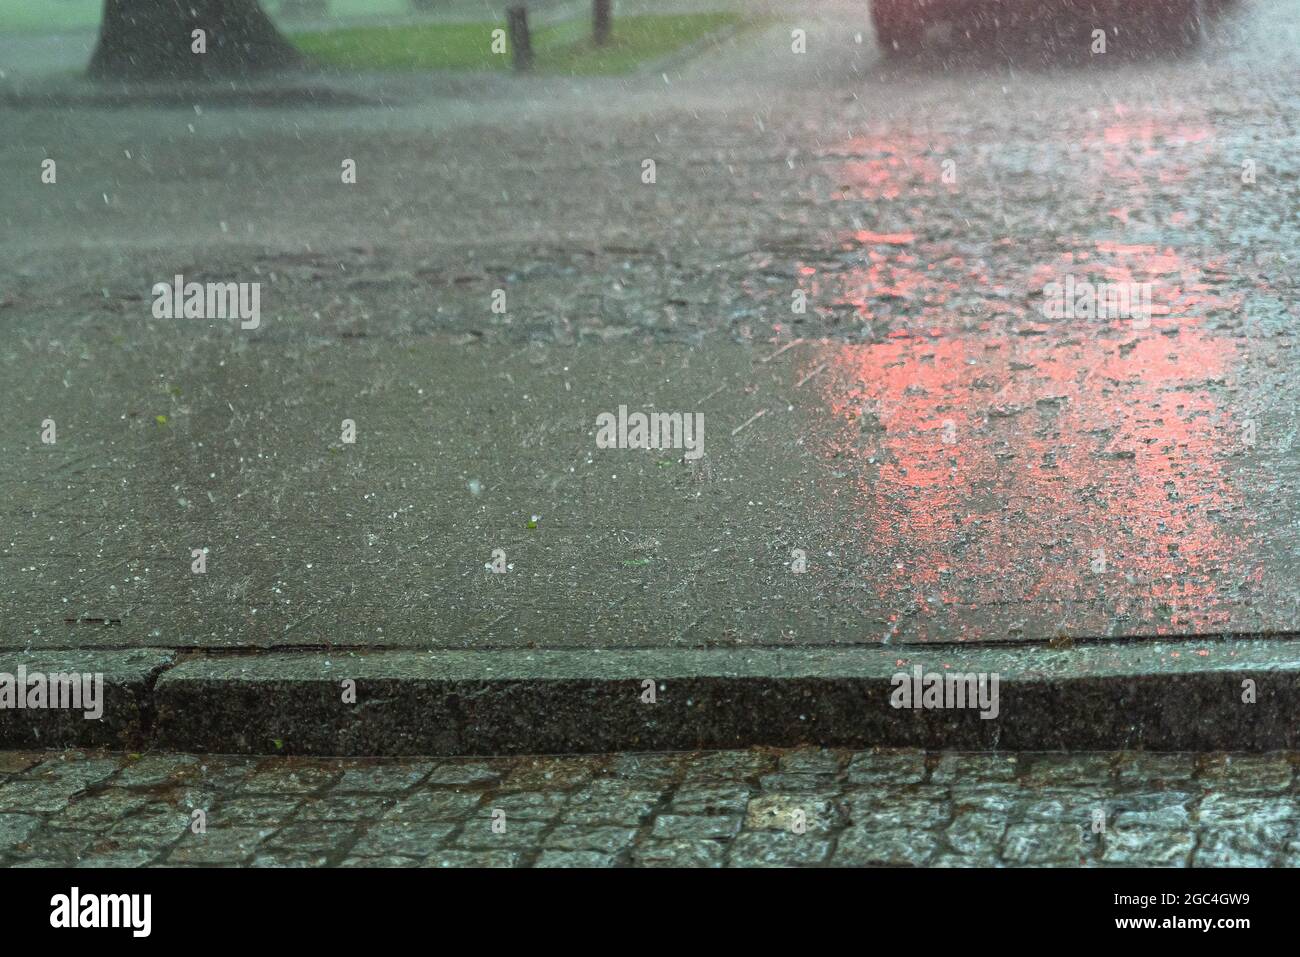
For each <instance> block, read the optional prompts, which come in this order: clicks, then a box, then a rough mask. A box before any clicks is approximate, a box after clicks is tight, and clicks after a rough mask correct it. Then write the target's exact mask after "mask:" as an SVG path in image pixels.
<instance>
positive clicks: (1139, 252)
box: [818, 243, 1259, 637]
mask: <svg viewBox="0 0 1300 957" xmlns="http://www.w3.org/2000/svg"><path fill="white" fill-rule="evenodd" d="M889 265H890V269H891V272H890V275H889V282H890V283H891V284H893V285H894V286H896V287H900V288H902V287H906V288H908V289H909V290H910V291H911V292H913V293H916V294H920V295H924V294H925V289H926V286H927V283H928V282H929V280H928V278H927V277H926V275H925V271H924V270H923V269H922V268H921V267H920V266H919V265H917V264H914V263H908V262H907V261H906V260H904V259H902V258H900V257H898V256H895V257H892V258H891V259H890V264H889ZM877 268H878V264H876V263H874V262H873V263H871V264H869V265H868V266H866V267H864V273H865V275H864V276H862V277H861V282H862V284H863V285H864V286H868V287H871V288H873V289H877V290H878V289H879V288H880V287H879V285H878V282H879V280H878V279H877V278H875V274H874V273H873V270H876V269H877ZM1206 268H1207V269H1212V268H1213V265H1212V264H1207V267H1206ZM909 270H910V278H903V279H900V278H899V275H900V273H901V274H903V275H905V276H906V275H907V274H908V273H909ZM1065 272H1070V273H1074V274H1078V275H1079V276H1080V277H1081V278H1086V279H1088V280H1090V281H1094V282H1097V281H1110V282H1132V283H1150V284H1151V289H1152V290H1153V294H1152V305H1153V308H1152V310H1151V313H1152V315H1151V318H1150V320H1149V323H1141V322H1140V323H1138V324H1137V327H1136V328H1135V324H1134V322H1133V321H1132V320H1130V319H1102V320H1084V319H1073V320H1066V319H1046V318H1044V317H1043V316H1042V315H1040V314H1038V313H1037V312H1034V311H1031V310H1032V309H1034V308H1036V304H1035V303H1033V302H1031V304H1030V305H1028V306H1026V305H1024V304H1023V303H1016V304H1014V305H1010V306H1009V305H1006V304H1004V307H1003V308H1001V309H1000V310H999V311H998V312H997V313H996V314H994V315H992V316H991V317H989V318H986V319H984V320H982V321H981V322H979V323H978V324H975V325H974V326H971V325H967V326H965V327H963V326H961V325H960V324H958V323H957V322H956V321H955V320H954V318H952V316H951V314H950V315H949V318H948V321H947V322H946V323H945V324H944V325H943V326H939V327H935V328H930V329H929V330H926V331H918V330H915V329H913V330H911V331H902V332H900V331H897V330H896V331H895V332H894V333H893V335H892V336H891V337H890V338H889V339H887V340H886V341H883V342H877V343H873V344H868V345H841V346H837V347H832V349H833V352H832V355H831V356H830V357H829V361H830V368H831V369H832V370H833V371H834V374H833V375H831V376H828V377H826V378H825V380H824V386H823V387H824V388H826V389H827V395H826V402H827V404H828V406H829V408H830V409H831V411H832V413H833V415H834V416H835V417H837V418H839V419H841V420H842V422H843V426H842V428H841V429H840V431H839V432H838V434H837V439H836V440H835V442H833V443H832V444H831V446H830V447H829V448H828V450H827V451H828V453H829V454H830V455H831V456H833V457H834V459H835V460H836V461H838V462H839V463H843V462H844V460H845V459H846V458H848V459H850V460H852V461H853V462H855V463H856V466H857V468H856V469H855V474H856V475H857V476H859V480H860V491H861V494H862V496H863V497H864V505H865V507H864V509H863V512H862V514H863V516H864V518H863V526H862V528H861V529H860V530H859V534H860V535H861V536H863V537H864V538H866V539H867V540H869V541H872V542H876V543H879V545H880V546H881V547H883V548H885V549H886V550H887V552H888V554H889V556H890V562H889V564H888V565H887V566H886V567H882V568H881V569H875V570H873V573H872V581H871V583H870V587H872V588H873V589H874V590H875V591H876V593H877V595H878V597H879V598H880V600H882V601H885V602H889V603H890V605H889V607H894V608H900V609H901V608H903V607H905V606H907V605H910V606H912V607H913V608H914V610H915V611H917V612H934V611H935V610H936V609H941V608H943V607H945V606H951V605H953V604H962V605H965V604H975V605H993V604H1005V603H1010V604H1012V605H1015V604H1016V603H1023V602H1029V603H1040V604H1041V603H1047V602H1066V601H1068V602H1076V603H1079V602H1082V603H1099V604H1100V605H1101V606H1104V607H1105V608H1106V609H1107V615H1113V614H1114V613H1115V610H1116V608H1119V609H1121V610H1123V609H1125V608H1127V609H1128V610H1129V613H1130V614H1129V620H1128V621H1127V623H1126V624H1122V625H1120V626H1119V628H1118V630H1120V631H1125V630H1132V631H1156V632H1165V631H1172V630H1178V631H1185V630H1187V629H1188V628H1189V627H1195V628H1204V627H1210V628H1212V627H1214V626H1215V625H1216V624H1222V622H1223V621H1224V620H1225V615H1226V612H1224V611H1223V610H1222V609H1221V608H1216V607H1215V606H1216V604H1218V602H1216V599H1217V598H1219V597H1221V596H1219V593H1218V592H1219V585H1220V584H1221V583H1222V582H1223V581H1225V580H1232V581H1242V580H1257V579H1258V577H1259V572H1258V570H1257V569H1254V568H1252V567H1251V566H1250V562H1249V559H1248V556H1246V555H1245V554H1244V549H1243V547H1242V541H1243V537H1242V534H1241V523H1242V516H1241V515H1240V513H1239V511H1238V510H1239V507H1240V497H1239V495H1238V494H1237V493H1236V492H1235V491H1234V489H1233V488H1232V487H1231V485H1230V483H1229V482H1228V481H1227V480H1226V478H1225V476H1224V474H1223V470H1222V467H1221V460H1222V458H1223V456H1224V455H1225V454H1227V453H1230V452H1231V451H1232V450H1233V448H1234V447H1235V444H1239V441H1240V439H1239V437H1240V428H1241V423H1240V422H1236V421H1234V420H1233V418H1232V417H1231V416H1230V415H1229V414H1228V412H1227V406H1226V404H1225V402H1224V396H1225V393H1226V390H1227V389H1228V388H1230V387H1231V384H1232V379H1233V376H1234V372H1235V368H1236V366H1237V363H1238V359H1239V356H1238V352H1237V346H1236V345H1235V344H1234V341H1233V340H1232V339H1229V338H1226V337H1224V336H1221V335H1214V334H1212V333H1210V332H1207V331H1206V329H1205V327H1204V322H1203V317H1204V315H1205V313H1206V312H1207V310H1210V309H1217V308H1228V307H1230V306H1232V305H1233V304H1232V303H1230V302H1227V301H1225V300H1223V299H1221V298H1220V297H1218V296H1216V294H1215V292H1214V290H1213V288H1212V287H1211V286H1210V284H1209V283H1207V282H1206V281H1204V280H1203V279H1202V278H1201V277H1202V270H1201V269H1199V268H1197V267H1194V266H1192V265H1191V264H1189V263H1187V262H1185V261H1184V260H1183V259H1182V258H1181V257H1180V256H1179V255H1178V254H1177V253H1176V252H1175V251H1173V250H1171V249H1161V248H1157V247H1154V246H1146V245H1127V244H1114V243H1097V244H1095V246H1094V248H1093V249H1092V250H1089V251H1086V252H1085V251H1080V252H1078V253H1074V254H1064V255H1063V256H1062V258H1061V260H1060V261H1058V262H1054V263H1049V264H1044V265H1042V266H1041V267H1039V268H1038V269H1035V270H1034V271H1033V274H1032V276H1031V279H1030V283H1029V285H1030V288H1031V289H1041V286H1042V285H1043V284H1044V283H1045V282H1047V281H1050V280H1052V279H1055V278H1059V276H1060V275H1061V274H1062V273H1065ZM855 285H856V277H855V279H850V280H849V281H847V282H846V283H845V287H846V288H852V287H854V286H855ZM940 285H942V284H940ZM930 292H931V293H933V294H934V298H935V299H942V297H943V292H944V290H943V289H942V288H938V289H934V288H932V289H930ZM1144 326H1145V327H1144ZM827 359H828V357H827V356H825V355H822V356H819V358H818V361H819V362H823V361H827ZM1098 550H1104V552H1102V551H1098ZM1103 562H1104V566H1103V565H1102V563H1103ZM1094 568H1095V569H1096V570H1094ZM1069 617H1070V619H1071V620H1074V619H1076V618H1077V616H1076V615H1075V614H1074V613H1073V612H1072V613H1071V614H1070V615H1069ZM1067 624H1068V623H1067ZM994 637H996V636H994Z"/></svg>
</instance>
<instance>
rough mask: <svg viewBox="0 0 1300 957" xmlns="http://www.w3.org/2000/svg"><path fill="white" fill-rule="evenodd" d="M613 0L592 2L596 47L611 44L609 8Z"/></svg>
mask: <svg viewBox="0 0 1300 957" xmlns="http://www.w3.org/2000/svg"><path fill="white" fill-rule="evenodd" d="M611 2H612V0H592V30H591V36H592V39H593V40H595V41H596V46H598V47H603V46H604V45H605V44H606V43H608V42H609V8H610V4H611Z"/></svg>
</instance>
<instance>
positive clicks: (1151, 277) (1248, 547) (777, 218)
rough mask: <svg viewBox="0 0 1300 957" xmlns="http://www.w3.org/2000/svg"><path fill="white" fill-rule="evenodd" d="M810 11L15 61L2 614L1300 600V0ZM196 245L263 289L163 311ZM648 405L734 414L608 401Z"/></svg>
mask: <svg viewBox="0 0 1300 957" xmlns="http://www.w3.org/2000/svg"><path fill="white" fill-rule="evenodd" d="M775 16H776V18H777V19H776V22H774V23H773V24H772V25H770V26H768V27H765V28H761V29H756V30H753V31H750V32H746V33H744V34H742V35H740V36H738V37H735V38H733V39H731V40H729V41H727V43H726V44H724V46H723V47H722V48H721V49H719V50H717V51H713V52H711V53H710V54H709V55H707V56H704V57H701V58H697V59H695V60H692V61H690V62H687V63H681V64H676V65H667V66H665V68H664V69H662V70H660V71H658V73H649V74H646V75H642V76H639V77H636V78H632V79H627V80H585V81H581V82H578V81H564V80H555V79H538V80H536V81H527V82H519V81H516V80H514V79H512V78H508V77H492V78H474V79H469V78H453V79H444V78H434V79H429V78H415V79H411V78H406V79H391V78H383V79H373V78H372V79H363V80H359V81H356V82H355V83H353V84H352V85H351V89H353V91H354V92H360V93H361V94H363V95H365V96H368V97H370V98H372V99H373V100H374V101H375V102H376V105H372V106H362V107H346V108H334V107H332V108H319V107H316V108H314V107H310V106H305V105H295V104H292V103H290V104H284V105H279V106H274V107H264V108H237V107H230V106H224V107H222V106H215V105H207V106H205V105H204V104H202V103H196V104H192V105H191V106H190V107H189V108H175V107H174V108H167V109H149V108H124V109H112V110H105V109H98V110H97V109H93V108H89V107H84V108H75V107H74V108H60V109H57V110H52V109H44V108H42V107H41V105H40V103H39V98H37V99H35V100H33V99H32V97H31V95H30V94H31V91H30V90H27V91H26V92H25V93H24V94H23V95H24V96H25V97H26V98H25V99H22V100H21V105H19V106H12V105H11V106H9V107H6V108H3V109H2V112H0V124H2V125H3V128H4V130H5V133H6V135H5V136H4V137H3V142H2V143H0V167H2V168H3V169H4V175H3V177H0V222H2V223H3V229H2V230H0V261H2V262H3V263H4V264H5V265H4V267H3V273H2V274H0V282H2V285H0V324H3V327H4V329H5V332H6V335H5V337H4V340H3V345H0V403H2V404H3V407H4V408H5V409H6V410H7V414H6V415H5V416H4V417H3V420H0V492H2V493H3V496H4V502H3V505H0V508H3V511H4V513H5V515H6V516H7V520H6V522H5V523H4V528H3V533H0V603H3V605H4V607H5V609H6V612H7V613H6V615H5V619H4V626H3V628H2V629H0V643H3V645H4V646H5V647H7V648H10V649H23V648H43V647H77V646H81V645H102V646H117V645H161V646H206V645H232V644H259V645H275V644H306V645H316V644H322V643H327V642H328V643H336V644H343V645H356V646H360V647H375V646H406V647H424V646H428V647H443V646H468V647H502V648H512V647H519V646H566V645H578V646H584V645H585V646H594V647H613V646H617V647H626V646H653V645H659V644H670V643H671V644H682V645H710V644H723V645H741V646H743V645H745V644H757V643H763V644H771V643H784V644H801V643H808V644H820V643H828V642H834V643H840V642H875V641H881V640H891V641H900V642H905V641H915V640H955V639H960V640H1024V639H1029V640H1047V639H1052V638H1056V637H1059V636H1061V635H1074V636H1080V637H1084V636H1123V635H1138V636H1143V635H1153V634H1193V635H1197V634H1214V633H1221V632H1229V633H1237V632H1250V633H1260V632H1277V631H1288V630H1289V631H1294V630H1296V628H1297V622H1298V621H1300V605H1298V604H1297V597H1298V586H1297V575H1296V568H1297V565H1298V564H1300V562H1298V558H1300V513H1298V511H1297V494H1298V488H1297V485H1298V483H1300V464H1298V463H1300V450H1298V449H1297V446H1296V445H1295V435H1296V428H1297V426H1296V417H1295V410H1296V408H1297V398H1298V396H1297V393H1298V392H1300V379H1298V378H1297V376H1296V374H1295V368H1294V367H1295V362H1296V352H1295V349H1296V326H1295V320H1296V318H1297V316H1296V303H1297V302H1300V297H1298V296H1297V284H1296V279H1295V277H1294V273H1293V270H1292V268H1291V266H1292V264H1293V262H1294V260H1295V256H1296V251H1297V248H1298V243H1297V237H1298V236H1300V219H1298V218H1297V208H1300V203H1298V202H1297V200H1300V180H1298V179H1297V165H1296V164H1297V161H1296V157H1297V155H1300V151H1298V150H1297V145H1298V143H1297V133H1296V117H1297V115H1300V114H1298V113H1297V109H1296V107H1297V105H1298V100H1300V90H1298V88H1297V87H1298V81H1297V77H1298V76H1300V70H1297V69H1296V67H1297V62H1296V61H1297V58H1300V44H1297V42H1296V39H1297V25H1298V24H1300V3H1297V2H1291V0H1287V2H1283V0H1275V2H1257V3H1242V4H1240V5H1236V6H1232V7H1230V8H1229V9H1228V10H1227V11H1226V12H1225V13H1224V15H1223V16H1222V17H1220V18H1215V19H1207V21H1206V37H1205V39H1204V42H1203V43H1202V44H1201V45H1200V46H1198V47H1196V48H1194V49H1192V50H1178V49H1175V48H1173V47H1172V46H1171V45H1170V44H1168V43H1165V42H1160V43H1153V42H1149V41H1144V40H1142V39H1137V40H1136V41H1134V42H1133V43H1131V44H1128V43H1127V40H1123V41H1120V40H1117V42H1116V45H1115V48H1114V49H1113V50H1112V52H1110V53H1107V54H1105V55H1101V56H1095V55H1093V54H1091V53H1090V52H1088V51H1087V43H1086V40H1085V41H1083V48H1082V49H1080V47H1079V46H1078V44H1077V42H1075V41H1072V40H1069V39H1068V37H1067V38H1064V39H1062V38H1061V37H1057V38H1055V39H1050V40H1049V39H1048V38H1046V37H1045V36H1044V35H1043V34H1042V32H1041V30H1040V32H1039V33H1038V34H1037V35H1035V34H1033V33H1032V32H1031V33H1027V34H1023V35H1013V36H1006V37H1001V38H994V39H989V38H988V37H987V36H984V35H982V34H977V35H975V36H973V37H971V38H969V39H963V38H961V37H960V36H959V37H957V42H956V45H955V46H942V47H935V48H933V49H931V50H929V51H927V52H926V53H925V54H923V55H922V56H920V57H918V58H914V59H908V60H901V61H900V60H887V59H884V58H882V57H881V56H880V55H879V53H878V52H877V51H875V50H874V49H873V48H872V47H871V43H870V28H869V25H868V24H867V22H866V17H865V13H864V11H863V10H862V9H861V8H859V7H856V6H848V5H826V6H824V7H819V8H818V9H817V11H816V13H815V14H810V13H807V12H803V13H798V14H791V13H785V12H782V11H781V10H780V9H778V10H777V12H776V14H775ZM794 28H798V29H804V30H806V32H807V37H808V52H807V53H804V54H793V53H792V52H791V51H790V30H791V29H794ZM858 34H862V37H861V42H859V37H858ZM1126 44H1127V45H1126ZM341 82H343V81H341V80H339V79H338V78H333V79H328V80H322V81H321V83H328V84H333V85H334V86H335V87H337V85H338V84H339V83H341ZM60 89H61V90H64V93H66V92H67V90H66V89H64V88H62V87H61V88H60ZM74 92H75V91H74ZM74 99H75V97H74ZM46 156H50V157H56V158H57V160H58V162H59V179H58V183H57V184H56V185H53V186H49V185H42V184H41V183H40V180H39V166H40V162H41V160H42V159H43V158H45V157H46ZM346 158H352V159H355V160H356V161H357V168H358V179H357V183H356V185H355V186H350V185H343V184H342V183H340V181H339V168H340V163H341V162H342V160H343V159H346ZM648 159H650V160H654V161H655V169H656V181H655V182H654V183H653V184H648V183H645V182H643V181H642V174H643V169H644V161H645V160H648ZM177 273H181V274H184V275H185V276H186V277H187V278H189V279H196V280H199V281H204V280H213V281H224V280H233V281H247V282H261V283H263V284H264V286H263V289H262V304H263V306H262V308H263V316H262V324H261V326H260V328H258V329H257V330H252V331H241V330H239V329H238V328H237V326H236V325H235V324H234V323H232V322H224V323H223V322H215V321H208V320H164V319H155V318H154V317H153V316H152V315H151V313H150V301H149V290H150V288H151V287H152V285H153V284H154V283H155V282H159V281H165V280H168V279H170V278H171V277H172V276H173V275H175V274H177ZM1067 277H1068V278H1070V279H1071V280H1075V281H1078V282H1107V283H1112V284H1125V285H1127V284H1136V285H1137V286H1139V287H1141V288H1143V289H1147V290H1149V293H1150V298H1151V310H1150V315H1149V317H1146V319H1144V320H1140V321H1134V319H1133V318H1132V317H1122V318H1110V319H1096V318H1092V319H1088V318H1080V319H1063V318H1053V317H1048V316H1045V315H1044V314H1043V308H1042V307H1043V302H1044V292H1043V291H1044V288H1045V287H1046V286H1047V285H1048V284H1050V283H1052V282H1064V281H1065V279H1066V278H1067ZM498 289H499V290H503V291H504V293H505V301H506V303H507V309H506V312H504V313H494V312H493V311H492V309H491V302H492V296H493V291H494V290H498ZM799 294H803V296H805V297H806V309H805V310H804V311H802V312H799V311H795V310H793V309H792V303H794V302H796V301H798V297H799ZM787 347H788V348H787ZM619 405H628V406H629V407H631V408H633V409H645V408H649V407H651V406H653V407H654V408H657V409H667V410H671V411H701V412H703V413H704V414H705V416H706V422H707V431H706V435H707V438H706V454H705V457H704V458H703V459H701V460H699V461H689V460H685V459H684V458H683V456H682V455H681V454H680V452H677V451H674V452H672V453H671V454H659V453H649V454H647V453H644V452H636V451H626V450H617V451H615V450H604V449H598V448H597V447H596V442H595V437H594V436H595V419H596V415H597V414H598V413H600V412H602V411H613V410H615V409H617V407H618V406H619ZM47 418H52V419H54V420H55V421H56V422H57V423H58V441H57V443H56V444H54V445H52V446H50V445H43V444H42V443H41V439H40V436H41V430H42V423H43V422H44V421H45V420H46V419H47ZM345 418H351V419H353V420H354V421H356V422H357V423H358V427H359V439H358V442H357V443H356V444H355V445H352V444H349V443H344V442H342V441H341V439H340V423H341V421H342V420H343V419H345ZM475 489H477V491H476V490H475ZM535 516H536V518H534V517H535ZM194 548H207V549H209V555H210V560H211V567H210V568H209V569H208V571H207V572H205V573H204V575H202V576H198V575H195V574H193V573H192V569H191V552H192V549H194ZM496 548H500V549H502V550H503V551H504V552H505V553H506V555H507V556H508V561H509V562H510V563H511V564H512V565H513V568H511V570H510V573H509V574H507V575H504V576H496V575H493V574H492V573H491V571H490V570H488V569H486V568H485V567H484V566H485V564H487V563H489V562H490V560H491V555H492V551H493V549H496ZM796 549H798V550H799V551H800V552H801V553H803V555H804V556H805V557H807V558H808V559H809V568H808V571H807V573H805V574H796V573H795V572H794V571H793V570H792V565H793V563H794V562H795V561H797V560H798V556H797V555H796V553H795V550H796ZM90 620H96V623H93V624H87V623H86V622H88V621H90ZM102 621H118V622H120V624H116V625H109V626H105V625H103V624H100V623H98V622H102ZM67 622H72V624H67Z"/></svg>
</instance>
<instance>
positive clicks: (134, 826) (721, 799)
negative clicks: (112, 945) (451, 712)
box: [0, 749, 1300, 867]
mask: <svg viewBox="0 0 1300 957" xmlns="http://www.w3.org/2000/svg"><path fill="white" fill-rule="evenodd" d="M1298 762H1300V754H1296V753H1293V752H1279V753H1271V754H1258V755H1245V754H1222V753H1219V754H1205V755H1195V754H1151V753H1141V752H1105V753H1082V754H1071V755H1067V754H1060V753H1050V754H1047V753H1030V754H1026V753H1021V754H1018V755H1012V754H1005V753H952V752H948V753H927V752H923V751H916V750H904V751H859V752H851V751H836V750H820V749H799V750H787V751H771V750H750V751H725V752H710V753H701V752H695V753H676V754H619V755H593V756H578V757H548V758H535V757H527V758H488V759H483V758H475V759H451V760H446V759H444V760H429V759H410V760H406V759H401V760H350V759H349V760H340V759H314V758H245V757H219V756H212V755H202V756H195V755H188V754H148V755H143V756H142V755H138V754H132V755H125V754H105V753H91V752H68V753H65V754H61V755H50V754H47V753H37V752H30V753H29V752H4V753H0V864H3V865H7V866H24V867H27V866H35V867H40V866H86V867H103V866H146V865H165V866H255V867H337V866H343V867H626V866H633V867H658V866H674V867H721V866H732V867H793V866H814V865H830V866H836V865H840V866H881V865H884V866H916V867H964V866H1003V865H1009V866H1055V867H1059V866H1070V867H1074V866H1110V865H1156V866H1171V867H1188V866H1192V867H1225V866H1247V867H1250V866H1278V865H1281V866H1290V865H1292V864H1296V863H1300V812H1298V811H1297V804H1296V799H1295V798H1296V787H1297V785H1296V774H1295V771H1296V766H1297V763H1298ZM200 811H201V812H202V814H201V815H200V814H197V813H196V812H200ZM199 820H202V821H203V823H204V824H205V825H206V830H203V829H201V828H198V827H197V824H196V822H197V821H199Z"/></svg>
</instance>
